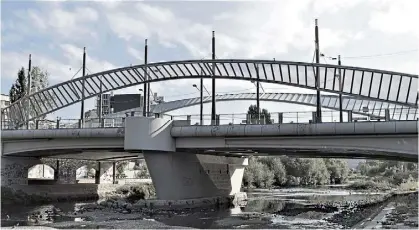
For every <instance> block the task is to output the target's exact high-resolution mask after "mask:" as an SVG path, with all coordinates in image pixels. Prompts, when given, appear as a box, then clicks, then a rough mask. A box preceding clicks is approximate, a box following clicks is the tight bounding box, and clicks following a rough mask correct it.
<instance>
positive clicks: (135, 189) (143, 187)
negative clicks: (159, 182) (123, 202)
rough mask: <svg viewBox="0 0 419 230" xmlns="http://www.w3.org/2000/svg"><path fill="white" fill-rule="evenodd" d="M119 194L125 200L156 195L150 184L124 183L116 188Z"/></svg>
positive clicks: (142, 198)
mask: <svg viewBox="0 0 419 230" xmlns="http://www.w3.org/2000/svg"><path fill="white" fill-rule="evenodd" d="M115 193H116V194H119V195H121V196H123V197H124V198H126V199H127V200H130V201H134V200H144V199H149V198H152V197H155V196H156V191H155V189H154V186H153V185H152V184H126V185H123V186H121V187H119V188H117V189H116V191H115Z"/></svg>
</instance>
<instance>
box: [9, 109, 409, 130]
mask: <svg viewBox="0 0 419 230" xmlns="http://www.w3.org/2000/svg"><path fill="white" fill-rule="evenodd" d="M402 110H407V109H399V111H391V112H392V114H391V113H390V111H389V110H386V111H385V113H384V114H381V113H380V114H379V115H375V116H362V115H357V114H353V113H352V112H351V111H345V113H346V116H344V120H343V122H361V121H390V120H392V119H390V117H399V119H398V120H417V118H416V114H414V116H413V115H412V114H409V113H406V112H405V111H402ZM398 115H400V116H398ZM131 116H136V117H137V116H142V112H127V113H126V114H125V116H120V115H119V117H108V118H101V119H99V118H91V119H85V121H84V123H83V124H82V123H81V121H80V119H57V120H47V119H44V120H37V121H34V122H30V123H29V127H26V125H25V126H20V127H15V126H14V125H13V123H12V122H10V121H8V120H2V121H1V122H2V123H1V128H2V130H14V129H75V128H110V127H124V125H125V118H126V117H131ZM149 117H154V118H166V119H170V120H187V121H190V124H191V125H201V124H200V123H201V122H200V114H189V115H170V114H157V113H156V114H149ZM315 117H316V116H315V112H314V111H298V112H273V113H269V114H266V115H265V114H263V113H261V114H252V115H249V114H247V113H232V114H217V116H216V121H214V122H212V121H211V115H210V114H203V124H202V125H211V124H216V125H229V124H230V125H232V124H283V123H296V124H300V123H316V121H315ZM403 118H404V119H403ZM393 120H394V119H393ZM322 122H323V123H327V122H339V111H323V112H322Z"/></svg>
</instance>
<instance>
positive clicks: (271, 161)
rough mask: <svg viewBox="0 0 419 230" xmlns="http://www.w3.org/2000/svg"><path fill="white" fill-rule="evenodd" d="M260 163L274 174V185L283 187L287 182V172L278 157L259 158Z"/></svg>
mask: <svg viewBox="0 0 419 230" xmlns="http://www.w3.org/2000/svg"><path fill="white" fill-rule="evenodd" d="M260 162H262V163H263V164H265V165H267V166H268V168H269V170H270V171H272V172H273V174H274V184H275V185H277V186H280V185H284V184H285V183H286V182H287V172H286V171H285V166H284V165H283V164H282V161H281V159H280V158H279V157H261V158H260Z"/></svg>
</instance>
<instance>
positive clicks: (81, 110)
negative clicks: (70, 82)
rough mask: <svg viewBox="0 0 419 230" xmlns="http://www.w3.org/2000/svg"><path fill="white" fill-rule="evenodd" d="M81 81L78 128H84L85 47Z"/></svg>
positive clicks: (84, 49)
mask: <svg viewBox="0 0 419 230" xmlns="http://www.w3.org/2000/svg"><path fill="white" fill-rule="evenodd" d="M82 74H83V76H82V78H83V80H82V86H81V88H82V90H81V108H80V128H83V126H84V88H85V83H86V79H85V77H84V76H85V75H86V47H84V48H83V73H82Z"/></svg>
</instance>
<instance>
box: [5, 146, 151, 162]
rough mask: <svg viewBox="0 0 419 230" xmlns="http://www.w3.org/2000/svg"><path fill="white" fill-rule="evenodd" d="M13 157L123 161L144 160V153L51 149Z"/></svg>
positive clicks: (17, 154) (21, 153)
mask: <svg viewBox="0 0 419 230" xmlns="http://www.w3.org/2000/svg"><path fill="white" fill-rule="evenodd" d="M6 156H12V157H22V158H25V157H35V158H60V159H74V160H88V161H122V160H132V159H142V158H144V156H143V154H142V153H136V152H127V151H124V149H123V148H122V149H120V148H119V149H99V148H98V149H71V150H69V149H64V150H63V149H50V150H38V151H26V152H20V153H13V154H7V155H6Z"/></svg>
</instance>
